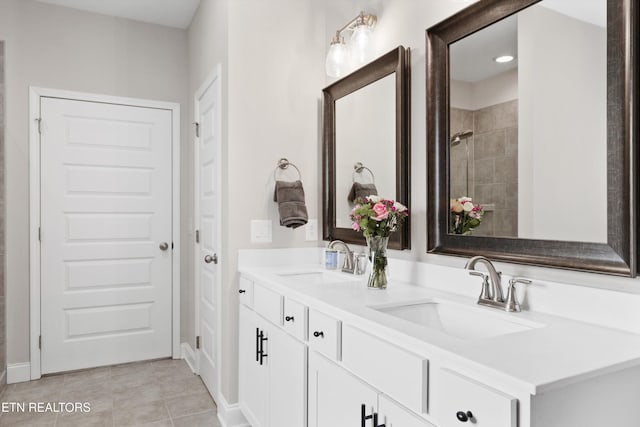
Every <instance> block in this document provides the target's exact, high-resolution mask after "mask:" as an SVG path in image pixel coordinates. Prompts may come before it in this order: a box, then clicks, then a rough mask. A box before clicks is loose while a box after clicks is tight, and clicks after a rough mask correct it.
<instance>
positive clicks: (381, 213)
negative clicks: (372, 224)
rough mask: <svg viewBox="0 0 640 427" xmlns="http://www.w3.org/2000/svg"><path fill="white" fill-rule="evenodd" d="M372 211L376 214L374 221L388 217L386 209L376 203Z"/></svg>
mask: <svg viewBox="0 0 640 427" xmlns="http://www.w3.org/2000/svg"><path fill="white" fill-rule="evenodd" d="M373 211H374V212H375V213H376V217H375V218H374V219H375V220H376V221H382V220H383V219H385V218H387V216H389V211H387V207H386V206H385V205H384V204H382V203H376V204H375V205H373Z"/></svg>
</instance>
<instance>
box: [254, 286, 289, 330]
mask: <svg viewBox="0 0 640 427" xmlns="http://www.w3.org/2000/svg"><path fill="white" fill-rule="evenodd" d="M253 309H254V310H255V311H256V313H258V314H260V315H262V316H263V317H264V318H265V319H267V320H269V321H271V322H273V323H275V324H276V325H278V326H280V325H282V295H280V294H278V293H276V292H273V291H272V290H269V289H267V288H265V287H264V286H262V285H260V284H259V283H255V284H254V285H253Z"/></svg>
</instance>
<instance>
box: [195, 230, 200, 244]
mask: <svg viewBox="0 0 640 427" xmlns="http://www.w3.org/2000/svg"><path fill="white" fill-rule="evenodd" d="M196 243H200V230H196Z"/></svg>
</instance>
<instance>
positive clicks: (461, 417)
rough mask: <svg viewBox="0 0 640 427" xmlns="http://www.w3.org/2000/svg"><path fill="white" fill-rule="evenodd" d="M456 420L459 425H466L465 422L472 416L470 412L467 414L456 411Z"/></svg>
mask: <svg viewBox="0 0 640 427" xmlns="http://www.w3.org/2000/svg"><path fill="white" fill-rule="evenodd" d="M456 418H458V421H460V422H461V423H466V422H467V421H469V420H470V419H472V418H473V414H472V413H471V411H467V412H462V411H458V412H456Z"/></svg>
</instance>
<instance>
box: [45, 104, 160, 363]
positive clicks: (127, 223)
mask: <svg viewBox="0 0 640 427" xmlns="http://www.w3.org/2000/svg"><path fill="white" fill-rule="evenodd" d="M41 117H42V126H41V128H42V135H41V142H40V143H41V229H42V239H41V240H42V243H41V259H42V261H41V264H42V265H41V272H42V278H41V286H42V289H41V294H42V303H41V305H42V307H41V310H42V317H41V318H42V325H41V333H42V354H41V357H42V373H43V374H44V373H50V372H59V371H67V370H73V369H80V368H87V367H92V366H101V365H108V364H115V363H123V362H129V361H135V360H144V359H152V358H159V357H167V356H170V355H171V327H172V322H171V319H172V315H171V303H172V301H171V273H172V266H171V258H172V242H171V232H172V230H171V216H172V204H171V200H172V194H171V192H172V178H171V176H172V170H171V143H172V141H171V138H172V137H171V134H172V129H171V123H172V121H171V111H168V110H162V109H153V108H142V107H132V106H127V105H115V104H106V103H97V102H88V101H78V100H68V99H57V98H42V101H41Z"/></svg>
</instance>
